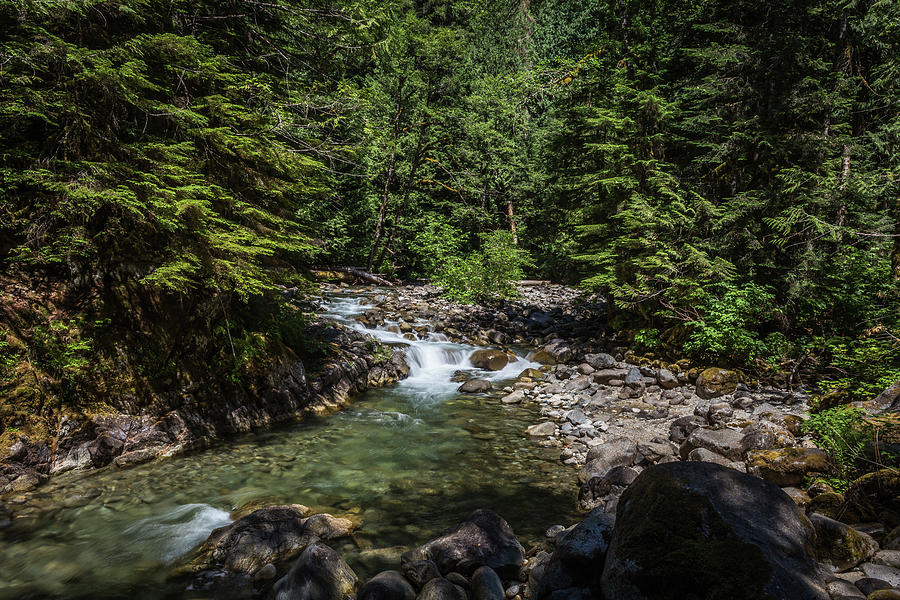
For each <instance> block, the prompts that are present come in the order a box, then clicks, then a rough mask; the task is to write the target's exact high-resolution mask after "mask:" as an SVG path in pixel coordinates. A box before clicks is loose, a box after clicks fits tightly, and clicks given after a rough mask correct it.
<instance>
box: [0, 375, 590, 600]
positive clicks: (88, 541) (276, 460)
mask: <svg viewBox="0 0 900 600" xmlns="http://www.w3.org/2000/svg"><path fill="white" fill-rule="evenodd" d="M441 377H443V375H441V376H440V377H438V376H427V374H422V373H420V376H419V378H418V379H416V378H414V379H413V380H412V381H410V382H402V383H401V384H398V385H396V386H393V387H391V388H386V389H382V390H374V391H371V392H369V393H367V394H365V395H364V396H362V397H361V398H360V399H359V400H358V401H357V402H356V403H354V405H353V407H352V408H351V409H349V410H347V411H345V412H342V413H339V414H336V415H330V416H328V417H324V418H321V419H315V420H310V421H307V422H303V423H300V424H297V425H294V426H291V427H287V428H283V429H279V430H274V431H268V432H262V433H256V434H247V435H243V436H239V437H236V438H232V439H230V440H228V441H227V442H225V443H222V444H220V445H218V446H216V447H214V448H211V449H209V450H206V451H204V452H201V453H196V454H192V455H188V456H183V457H177V458H174V459H169V460H163V461H158V462H154V463H150V464H147V465H143V466H140V467H136V468H132V469H127V470H118V469H114V468H108V469H106V470H103V471H100V472H94V473H88V474H81V475H72V476H60V477H58V478H56V479H54V480H52V481H51V482H50V483H49V484H48V485H46V486H44V487H42V488H39V489H38V490H36V491H34V492H32V493H29V494H27V495H26V496H25V497H24V498H19V499H18V501H19V502H21V501H22V500H24V502H22V503H18V504H7V508H9V509H11V510H12V511H13V513H14V517H15V518H14V519H13V521H12V524H11V525H9V526H7V527H4V528H2V529H0V544H2V546H0V547H2V550H0V598H20V597H59V598H76V597H93V598H117V597H129V598H160V597H184V596H190V594H189V593H187V592H185V591H184V590H185V582H183V581H172V580H171V579H170V578H169V573H170V571H171V567H172V566H173V565H174V564H177V562H178V560H179V558H180V557H182V556H183V555H184V554H185V553H188V552H190V550H191V549H192V548H194V547H195V546H196V545H197V544H199V543H200V542H202V541H203V540H204V539H205V538H206V537H207V535H208V534H209V532H210V531H211V530H212V529H214V528H215V527H218V526H221V525H224V524H226V523H228V522H229V521H230V518H229V512H230V511H232V510H234V509H235V508H238V507H240V506H242V505H244V504H245V503H247V502H251V501H264V502H267V503H298V504H305V505H307V506H311V507H314V508H316V509H318V510H323V511H328V512H331V513H332V514H336V515H355V516H356V517H357V518H359V519H361V521H362V525H361V527H360V529H359V530H358V531H357V533H356V535H355V536H354V538H353V539H352V540H349V541H346V542H338V543H337V545H336V548H337V549H338V550H339V551H341V552H342V554H343V555H344V556H345V558H347V559H348V561H349V562H350V564H351V566H353V567H354V568H355V570H356V571H357V573H358V574H360V575H361V576H367V575H371V574H373V571H375V570H377V569H378V566H377V565H375V564H373V563H372V561H371V560H368V559H367V558H366V557H367V554H366V553H365V552H362V551H363V550H366V549H369V554H371V553H372V551H371V548H384V547H391V546H410V545H416V544H419V543H422V542H424V541H426V540H427V539H429V537H431V536H434V535H436V534H438V533H440V531H441V530H443V529H445V528H446V527H448V526H451V525H453V524H455V523H457V522H458V521H459V520H461V519H462V518H464V517H465V516H466V515H467V514H468V513H469V512H470V511H472V510H474V509H476V508H489V509H492V510H495V511H497V512H498V513H499V514H501V515H503V516H504V517H505V518H506V519H507V520H508V521H509V522H510V524H511V525H512V526H513V529H514V530H515V531H516V532H517V533H518V534H519V536H520V538H522V540H523V543H526V544H527V543H528V542H537V541H539V540H540V539H541V538H542V537H543V531H544V530H545V529H546V528H547V527H548V526H550V525H552V524H555V523H568V522H571V521H573V520H574V514H573V511H572V508H573V506H574V494H575V486H574V484H573V472H572V471H571V470H569V469H567V468H566V467H564V466H562V465H561V464H559V462H558V461H556V460H553V456H551V455H549V454H548V451H547V450H544V449H541V448H539V447H538V446H536V445H535V444H534V442H533V441H531V440H529V439H528V438H527V437H526V436H524V435H523V432H524V430H525V428H526V427H527V426H528V425H529V424H532V423H534V422H535V420H536V415H535V414H534V413H533V412H532V411H533V410H534V409H531V408H529V407H522V406H517V407H505V406H502V405H501V404H500V402H499V400H497V399H496V398H487V397H472V396H468V397H467V396H463V395H459V394H456V393H455V392H453V391H452V389H453V387H454V386H452V385H449V386H448V385H446V384H444V383H442V382H441V381H440V380H439V379H440V378H441ZM431 379H435V381H433V382H432V381H431ZM448 390H449V391H448ZM361 552H362V555H361Z"/></svg>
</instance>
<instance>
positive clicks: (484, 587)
mask: <svg viewBox="0 0 900 600" xmlns="http://www.w3.org/2000/svg"><path fill="white" fill-rule="evenodd" d="M472 600H504V594H503V582H501V581H500V577H499V576H498V575H497V573H496V571H494V570H493V569H492V568H490V567H479V568H478V569H476V570H475V573H473V574H472Z"/></svg>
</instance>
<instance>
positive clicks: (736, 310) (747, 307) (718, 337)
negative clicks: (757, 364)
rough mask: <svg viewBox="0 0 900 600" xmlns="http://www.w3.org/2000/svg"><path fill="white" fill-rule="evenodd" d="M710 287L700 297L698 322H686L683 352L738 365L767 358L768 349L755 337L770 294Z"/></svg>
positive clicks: (768, 309)
mask: <svg viewBox="0 0 900 600" xmlns="http://www.w3.org/2000/svg"><path fill="white" fill-rule="evenodd" d="M710 287H711V288H712V289H713V293H707V294H704V296H703V297H702V299H701V301H700V303H699V304H698V306H697V307H696V309H697V313H698V314H699V315H700V318H699V319H697V320H694V321H691V322H690V325H691V334H690V336H689V337H688V340H687V342H685V344H684V350H685V352H687V353H688V354H689V355H691V356H693V357H695V358H698V359H701V360H716V359H725V360H729V361H732V362H738V363H746V362H748V361H751V360H753V359H756V358H761V357H765V356H767V355H768V354H769V352H768V348H767V347H766V344H765V342H763V341H762V340H761V339H760V337H759V333H758V325H759V322H760V321H761V320H763V319H764V318H765V317H766V316H767V314H768V313H770V312H771V311H772V306H773V303H774V299H775V296H774V294H773V293H772V291H771V290H769V289H768V288H765V287H762V286H759V285H756V284H752V283H751V284H744V285H741V286H737V285H735V284H733V283H723V284H719V285H716V286H710ZM773 341H777V342H778V343H779V344H780V343H781V342H782V340H773Z"/></svg>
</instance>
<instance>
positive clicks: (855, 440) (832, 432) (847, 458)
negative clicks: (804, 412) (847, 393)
mask: <svg viewBox="0 0 900 600" xmlns="http://www.w3.org/2000/svg"><path fill="white" fill-rule="evenodd" d="M865 415H866V412H865V411H864V410H863V409H861V408H858V407H856V406H849V405H848V406H838V407H836V408H832V409H830V410H824V411H822V412H819V413H813V414H811V415H810V416H809V419H807V421H806V422H805V423H804V424H803V427H804V429H805V430H806V431H808V432H809V433H811V434H812V436H813V438H814V439H815V440H816V442H817V443H818V444H819V445H820V446H821V447H822V448H823V449H824V450H825V451H827V452H828V454H829V455H830V456H831V458H832V460H833V461H834V464H835V467H836V468H837V470H838V476H839V477H840V478H841V479H843V480H847V479H850V478H851V475H852V473H853V472H854V470H855V469H856V461H857V459H858V458H859V457H860V455H861V454H862V452H863V449H864V448H865V446H866V443H867V442H869V441H871V440H872V429H871V428H870V427H868V426H867V425H866V423H865V420H864V418H865Z"/></svg>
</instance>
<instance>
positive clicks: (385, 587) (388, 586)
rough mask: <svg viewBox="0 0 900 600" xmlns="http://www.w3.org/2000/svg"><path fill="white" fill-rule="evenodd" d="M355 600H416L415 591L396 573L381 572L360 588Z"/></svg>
mask: <svg viewBox="0 0 900 600" xmlns="http://www.w3.org/2000/svg"><path fill="white" fill-rule="evenodd" d="M356 600H416V591H415V590H414V589H413V587H412V586H411V585H410V584H409V582H408V581H407V580H406V579H404V577H403V575H401V574H400V573H398V572H397V571H382V572H381V573H379V574H378V575H376V576H375V577H373V578H372V579H370V580H369V581H367V582H366V584H365V585H364V586H362V588H360V590H359V594H357V596H356Z"/></svg>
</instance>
